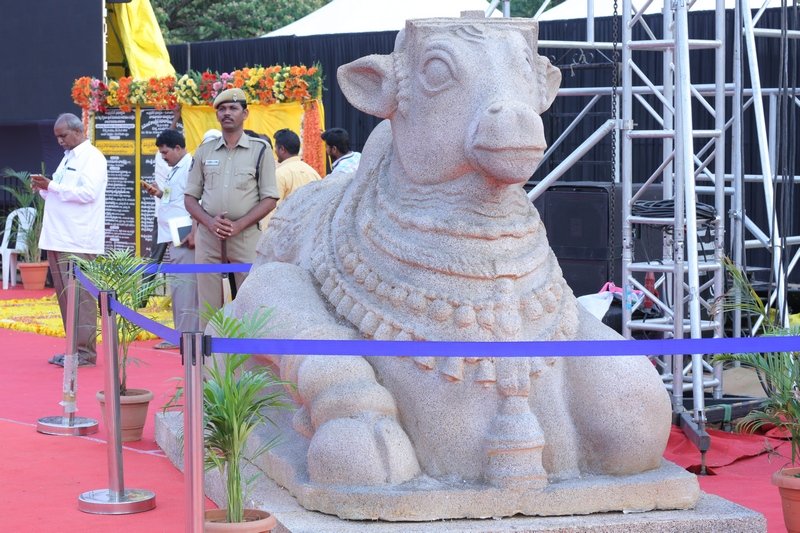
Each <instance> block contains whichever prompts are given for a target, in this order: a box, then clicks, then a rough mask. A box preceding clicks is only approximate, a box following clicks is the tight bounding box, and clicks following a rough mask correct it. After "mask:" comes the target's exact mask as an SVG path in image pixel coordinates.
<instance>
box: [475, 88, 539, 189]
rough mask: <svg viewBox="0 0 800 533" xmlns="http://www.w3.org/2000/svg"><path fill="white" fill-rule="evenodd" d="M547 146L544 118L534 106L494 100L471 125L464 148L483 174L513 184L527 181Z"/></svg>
mask: <svg viewBox="0 0 800 533" xmlns="http://www.w3.org/2000/svg"><path fill="white" fill-rule="evenodd" d="M546 147H547V143H546V142H545V138H544V126H543V125H542V119H541V118H539V115H538V114H537V113H536V111H534V109H533V107H531V106H530V105H528V104H526V103H523V102H516V101H495V102H494V103H492V104H490V105H489V106H487V107H486V108H485V109H484V111H483V112H482V113H480V114H478V115H477V116H476V117H475V120H474V121H473V122H472V124H471V125H470V129H469V134H468V135H467V138H466V146H465V149H464V151H465V153H466V155H467V157H468V159H469V161H470V162H471V163H472V165H473V166H474V167H475V169H476V170H478V171H479V172H480V173H481V174H483V175H485V176H486V177H488V178H490V179H492V180H494V181H497V182H500V183H502V184H506V185H511V184H514V183H524V182H526V181H528V179H529V178H530V177H531V175H533V172H534V171H535V170H536V166H537V165H538V164H539V161H541V159H542V155H543V154H544V150H545V148H546Z"/></svg>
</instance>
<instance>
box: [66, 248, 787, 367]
mask: <svg viewBox="0 0 800 533" xmlns="http://www.w3.org/2000/svg"><path fill="white" fill-rule="evenodd" d="M157 266H158V265H150V267H157ZM250 266H251V265H249V264H241V263H240V264H224V265H161V269H160V270H158V269H155V270H154V272H158V271H160V272H170V271H171V272H174V273H178V272H181V273H189V272H201V271H205V268H203V269H199V270H197V269H195V267H215V268H216V270H214V271H219V272H226V271H227V272H229V271H235V272H246V271H247V270H249V269H250ZM167 267H170V268H167ZM175 267H179V268H175ZM229 267H235V270H225V269H227V268H229ZM173 269H174V270H173ZM146 270H147V269H145V271H146ZM75 275H76V277H77V279H78V280H79V281H80V282H81V284H82V285H83V286H84V287H85V288H86V290H87V291H88V292H89V294H91V295H92V296H93V297H94V298H95V299H96V298H97V295H98V294H99V292H100V291H99V289H98V288H97V287H95V286H94V285H93V284H92V282H91V281H89V279H88V278H86V276H85V275H84V274H83V272H81V270H80V269H78V268H76V269H75ZM111 309H113V310H114V311H115V312H116V313H117V314H119V315H120V316H122V317H123V318H125V319H127V320H130V321H131V322H132V323H134V324H136V325H137V326H139V327H141V328H143V329H145V330H147V331H149V332H150V333H153V334H155V335H158V336H159V337H161V338H163V339H165V340H167V341H169V342H172V343H173V344H178V343H179V342H180V336H181V333H180V332H178V331H176V330H174V329H172V328H169V327H167V326H164V325H162V324H159V323H158V322H155V321H154V320H151V319H150V318H147V317H146V316H143V315H140V314H139V313H137V312H135V311H133V310H131V309H130V308H128V307H126V306H124V305H122V304H121V303H119V302H118V301H117V300H116V299H114V298H112V299H111ZM210 343H211V346H210V348H211V351H212V352H214V353H250V354H271V355H331V356H343V355H348V356H352V355H358V356H365V357H405V356H415V357H419V356H424V357H610V356H636V355H639V356H655V355H672V354H704V355H710V354H718V353H747V352H800V336H765V337H742V338H719V339H667V340H664V339H657V340H629V339H622V340H583V341H510V342H449V341H377V340H309V339H226V338H220V337H212V338H211V341H210Z"/></svg>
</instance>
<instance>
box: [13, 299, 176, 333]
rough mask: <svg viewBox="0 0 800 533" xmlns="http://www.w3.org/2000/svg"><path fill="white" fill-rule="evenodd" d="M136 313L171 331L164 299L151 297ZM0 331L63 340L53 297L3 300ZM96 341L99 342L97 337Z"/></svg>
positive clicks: (166, 302)
mask: <svg viewBox="0 0 800 533" xmlns="http://www.w3.org/2000/svg"><path fill="white" fill-rule="evenodd" d="M137 312H139V313H141V314H143V315H145V316H147V317H148V318H151V319H153V320H155V321H156V322H158V323H160V324H164V325H166V326H168V327H172V311H170V306H169V298H167V297H154V298H153V299H152V300H151V301H150V303H149V305H148V306H147V307H145V308H143V309H138V310H137ZM0 328H5V329H11V330H15V331H26V332H29V333H38V334H40V335H49V336H51V337H64V336H65V334H64V326H63V323H62V322H61V312H60V311H59V310H58V300H57V299H56V296H55V295H53V296H46V297H44V298H38V299H27V300H5V301H4V302H3V306H2V308H0ZM155 338H157V337H156V336H155V335H153V334H152V333H150V332H149V331H144V330H143V331H141V332H140V333H139V336H138V337H137V339H136V340H149V339H155ZM98 340H102V339H100V338H99V337H98Z"/></svg>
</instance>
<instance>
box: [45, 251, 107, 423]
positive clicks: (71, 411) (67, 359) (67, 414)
mask: <svg viewBox="0 0 800 533" xmlns="http://www.w3.org/2000/svg"><path fill="white" fill-rule="evenodd" d="M74 268H75V262H74V261H72V260H70V262H69V267H68V277H67V324H66V335H67V346H66V351H65V352H64V385H63V387H62V391H63V394H62V398H61V405H62V407H63V408H64V414H63V415H61V416H46V417H43V418H40V419H39V420H38V422H37V423H36V431H38V432H39V433H44V434H45V435H65V436H79V435H91V434H92V433H97V427H98V424H97V420H95V419H93V418H85V417H82V416H75V413H76V412H77V411H78V405H77V401H76V400H77V394H78V334H77V331H76V329H77V326H76V322H77V316H78V306H79V305H80V302H79V299H78V280H77V279H75V271H74Z"/></svg>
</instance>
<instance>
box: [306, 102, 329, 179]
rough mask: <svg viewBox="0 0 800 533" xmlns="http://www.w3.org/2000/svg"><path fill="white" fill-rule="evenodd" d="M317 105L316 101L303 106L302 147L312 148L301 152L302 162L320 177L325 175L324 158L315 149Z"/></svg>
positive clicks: (319, 129)
mask: <svg viewBox="0 0 800 533" xmlns="http://www.w3.org/2000/svg"><path fill="white" fill-rule="evenodd" d="M319 115H320V114H319V105H317V101H316V100H311V101H310V102H309V103H307V104H306V105H305V113H303V125H302V132H303V146H308V147H312V148H313V149H310V150H303V161H305V162H306V163H307V164H308V165H309V166H311V168H313V169H314V170H316V171H317V173H318V174H319V175H320V176H324V175H325V158H324V157H323V155H322V151H321V150H319V149H316V147H318V146H319V145H320V135H321V134H322V127H321V126H320V116H319Z"/></svg>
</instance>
